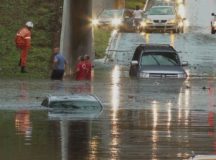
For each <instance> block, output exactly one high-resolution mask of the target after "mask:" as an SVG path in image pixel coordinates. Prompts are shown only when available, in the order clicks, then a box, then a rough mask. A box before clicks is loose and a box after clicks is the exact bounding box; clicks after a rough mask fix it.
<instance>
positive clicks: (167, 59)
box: [141, 53, 179, 66]
mask: <svg viewBox="0 0 216 160" xmlns="http://www.w3.org/2000/svg"><path fill="white" fill-rule="evenodd" d="M141 65H156V66H160V65H161V66H167V65H168V66H176V65H179V61H178V58H177V56H176V55H175V54H170V53H167V54H166V53H165V54H164V53H163V54H160V53H151V54H143V55H142V58H141Z"/></svg>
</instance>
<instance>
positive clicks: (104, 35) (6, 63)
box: [0, 0, 144, 79]
mask: <svg viewBox="0 0 216 160" xmlns="http://www.w3.org/2000/svg"><path fill="white" fill-rule="evenodd" d="M62 2H63V1H62V0H30V1H29V0H16V1H8V0H2V1H1V6H0V15H1V19H0V56H1V59H0V78H1V79H2V78H19V79H38V78H39V79H44V78H49V74H48V73H49V59H50V54H51V52H52V51H51V49H52V48H53V46H54V45H56V39H58V36H56V35H58V34H56V32H59V30H60V28H61V26H60V25H61V24H60V23H58V22H60V20H59V17H61V15H60V14H61V10H60V8H61V6H62ZM136 5H139V6H144V0H126V8H133V9H134V8H135V6H136ZM28 20H31V21H33V22H34V29H33V31H32V48H31V50H30V52H29V55H28V64H27V66H28V70H29V73H27V74H21V73H20V68H19V67H18V62H19V57H20V51H19V50H17V49H16V47H15V44H14V37H15V34H16V32H17V30H18V29H19V28H20V27H21V26H23V24H24V23H25V22H26V21H28ZM110 34H111V33H110V31H104V30H101V29H96V30H95V31H94V40H95V41H94V44H95V51H96V58H102V57H104V54H105V50H106V46H107V44H108V41H109V37H110ZM57 41H58V40H57Z"/></svg>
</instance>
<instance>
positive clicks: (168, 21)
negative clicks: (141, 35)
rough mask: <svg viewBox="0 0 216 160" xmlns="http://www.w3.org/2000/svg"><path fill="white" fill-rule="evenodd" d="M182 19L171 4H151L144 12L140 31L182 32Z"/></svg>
mask: <svg viewBox="0 0 216 160" xmlns="http://www.w3.org/2000/svg"><path fill="white" fill-rule="evenodd" d="M184 20H185V19H183V18H181V16H180V15H178V14H177V11H176V9H175V7H174V6H172V5H167V6H164V5H161V6H153V7H151V8H150V9H149V10H148V11H147V12H146V13H145V19H144V21H143V22H142V25H141V31H144V32H152V31H160V32H167V31H171V32H174V33H179V32H183V24H184V23H183V21H184Z"/></svg>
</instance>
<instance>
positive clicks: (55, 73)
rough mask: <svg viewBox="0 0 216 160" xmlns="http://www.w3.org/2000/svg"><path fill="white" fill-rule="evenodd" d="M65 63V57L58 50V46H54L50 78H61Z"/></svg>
mask: <svg viewBox="0 0 216 160" xmlns="http://www.w3.org/2000/svg"><path fill="white" fill-rule="evenodd" d="M66 65H67V61H66V59H65V57H64V56H63V55H62V54H61V53H60V52H59V48H55V49H54V57H53V66H52V67H53V69H52V74H51V79H52V80H63V76H64V72H65V68H66Z"/></svg>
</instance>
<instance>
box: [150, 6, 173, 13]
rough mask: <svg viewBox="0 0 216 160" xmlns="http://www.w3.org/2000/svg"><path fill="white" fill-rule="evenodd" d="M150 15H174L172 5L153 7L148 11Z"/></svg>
mask: <svg viewBox="0 0 216 160" xmlns="http://www.w3.org/2000/svg"><path fill="white" fill-rule="evenodd" d="M148 14H149V15H174V10H173V8H172V7H153V8H151V9H150V10H149V11H148Z"/></svg>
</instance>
